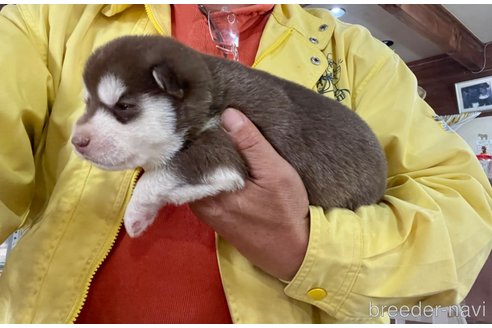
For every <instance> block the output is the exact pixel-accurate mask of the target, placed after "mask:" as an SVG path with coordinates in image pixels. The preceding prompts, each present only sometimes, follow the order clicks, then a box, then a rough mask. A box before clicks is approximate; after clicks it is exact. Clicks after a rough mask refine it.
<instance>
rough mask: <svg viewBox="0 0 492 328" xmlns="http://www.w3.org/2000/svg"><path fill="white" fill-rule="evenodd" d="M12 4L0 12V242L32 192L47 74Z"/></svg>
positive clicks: (13, 226)
mask: <svg viewBox="0 0 492 328" xmlns="http://www.w3.org/2000/svg"><path fill="white" fill-rule="evenodd" d="M25 15H29V13H28V12H25V11H23V12H21V11H20V9H19V8H18V7H17V6H6V7H4V8H3V9H2V11H1V12H0V71H1V77H0V242H2V241H4V240H5V239H6V238H7V237H8V236H9V235H10V234H11V233H12V232H14V231H15V230H16V229H17V228H19V227H20V226H21V224H22V223H23V221H24V220H25V218H26V216H27V215H28V209H29V205H30V203H31V200H32V197H33V193H34V180H35V162H34V154H35V153H36V152H37V150H38V147H39V146H40V143H41V139H42V137H41V136H42V134H43V128H44V126H45V121H46V118H47V115H48V101H49V100H48V99H49V95H48V93H49V88H50V87H49V86H50V85H51V77H50V73H49V72H48V69H47V65H46V61H47V60H48V56H49V55H48V54H47V53H44V54H41V53H40V49H41V48H42V45H41V43H40V41H39V40H38V38H37V33H38V32H39V31H35V30H33V29H31V28H29V27H28V24H27V23H26V22H28V21H29V20H31V22H32V20H33V19H32V17H25Z"/></svg>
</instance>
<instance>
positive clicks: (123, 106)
mask: <svg viewBox="0 0 492 328" xmlns="http://www.w3.org/2000/svg"><path fill="white" fill-rule="evenodd" d="M133 107H134V105H133V104H128V103H117V104H116V108H118V109H119V110H128V109H132V108H133Z"/></svg>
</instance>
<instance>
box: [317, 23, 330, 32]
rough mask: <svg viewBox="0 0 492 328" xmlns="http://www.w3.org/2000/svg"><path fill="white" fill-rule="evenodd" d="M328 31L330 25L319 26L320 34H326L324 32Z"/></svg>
mask: <svg viewBox="0 0 492 328" xmlns="http://www.w3.org/2000/svg"><path fill="white" fill-rule="evenodd" d="M327 29H328V25H326V24H323V25H320V26H319V30H320V32H324V31H326V30H327Z"/></svg>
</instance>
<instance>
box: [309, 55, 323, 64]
mask: <svg viewBox="0 0 492 328" xmlns="http://www.w3.org/2000/svg"><path fill="white" fill-rule="evenodd" d="M311 63H313V64H314V65H319V64H321V60H319V58H318V57H316V56H313V57H311Z"/></svg>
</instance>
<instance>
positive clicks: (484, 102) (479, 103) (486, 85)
mask: <svg viewBox="0 0 492 328" xmlns="http://www.w3.org/2000/svg"><path fill="white" fill-rule="evenodd" d="M454 86H455V89H456V99H457V101H458V111H459V112H460V113H469V112H483V111H488V110H492V76H487V77H483V78H480V79H475V80H470V81H463V82H458V83H455V85H454Z"/></svg>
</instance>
